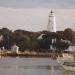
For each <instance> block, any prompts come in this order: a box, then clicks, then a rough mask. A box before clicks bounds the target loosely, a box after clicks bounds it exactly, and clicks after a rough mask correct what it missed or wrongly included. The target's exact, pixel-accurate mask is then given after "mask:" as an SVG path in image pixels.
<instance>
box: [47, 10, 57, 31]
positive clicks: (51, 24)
mask: <svg viewBox="0 0 75 75" xmlns="http://www.w3.org/2000/svg"><path fill="white" fill-rule="evenodd" d="M47 31H50V32H56V20H55V16H54V13H53V11H52V10H51V12H50V15H49V20H48V26H47Z"/></svg>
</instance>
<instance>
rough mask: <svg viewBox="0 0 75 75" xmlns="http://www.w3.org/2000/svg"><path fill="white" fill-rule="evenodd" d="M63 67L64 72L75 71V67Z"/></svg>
mask: <svg viewBox="0 0 75 75" xmlns="http://www.w3.org/2000/svg"><path fill="white" fill-rule="evenodd" d="M62 67H63V68H64V70H66V71H75V66H66V65H62Z"/></svg>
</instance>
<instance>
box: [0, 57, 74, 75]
mask: <svg viewBox="0 0 75 75" xmlns="http://www.w3.org/2000/svg"><path fill="white" fill-rule="evenodd" d="M0 75H75V72H69V71H65V70H63V68H62V67H61V66H60V65H59V64H58V63H57V61H56V60H51V59H50V58H10V57H7V58H1V59H0Z"/></svg>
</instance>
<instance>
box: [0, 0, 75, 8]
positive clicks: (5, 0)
mask: <svg viewBox="0 0 75 75" xmlns="http://www.w3.org/2000/svg"><path fill="white" fill-rule="evenodd" d="M0 6H1V7H14V8H75V0H0Z"/></svg>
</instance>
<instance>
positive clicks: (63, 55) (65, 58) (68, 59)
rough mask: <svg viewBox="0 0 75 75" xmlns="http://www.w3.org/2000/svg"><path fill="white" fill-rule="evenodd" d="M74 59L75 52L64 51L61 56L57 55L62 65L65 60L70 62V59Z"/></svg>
mask: <svg viewBox="0 0 75 75" xmlns="http://www.w3.org/2000/svg"><path fill="white" fill-rule="evenodd" d="M72 60H74V56H73V54H68V53H62V56H61V57H60V56H58V57H57V62H58V63H59V64H61V65H62V64H63V63H64V61H65V62H68V61H72Z"/></svg>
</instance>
